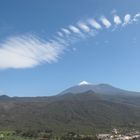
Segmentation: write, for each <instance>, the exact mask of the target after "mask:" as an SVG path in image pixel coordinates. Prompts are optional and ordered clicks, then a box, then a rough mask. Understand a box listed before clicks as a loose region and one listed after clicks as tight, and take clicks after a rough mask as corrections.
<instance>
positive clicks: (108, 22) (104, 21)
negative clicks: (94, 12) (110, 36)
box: [101, 17, 111, 28]
mask: <svg viewBox="0 0 140 140" xmlns="http://www.w3.org/2000/svg"><path fill="white" fill-rule="evenodd" d="M101 21H102V23H103V24H104V25H105V27H106V28H110V27H111V22H110V21H109V20H108V19H107V18H105V17H101Z"/></svg>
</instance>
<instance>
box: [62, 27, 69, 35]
mask: <svg viewBox="0 0 140 140" xmlns="http://www.w3.org/2000/svg"><path fill="white" fill-rule="evenodd" d="M61 30H62V31H63V32H64V33H65V34H66V35H70V34H71V32H70V31H69V30H68V29H65V28H62V29H61Z"/></svg>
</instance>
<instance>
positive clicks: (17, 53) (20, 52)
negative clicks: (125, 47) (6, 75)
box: [0, 12, 140, 69]
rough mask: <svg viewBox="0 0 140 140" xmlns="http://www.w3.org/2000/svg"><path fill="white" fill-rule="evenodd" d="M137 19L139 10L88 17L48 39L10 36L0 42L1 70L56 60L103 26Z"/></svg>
mask: <svg viewBox="0 0 140 140" xmlns="http://www.w3.org/2000/svg"><path fill="white" fill-rule="evenodd" d="M139 18H140V13H136V14H135V15H133V16H132V15H131V14H126V15H124V16H119V15H117V14H116V12H115V13H114V15H113V17H108V18H106V17H105V16H100V17H99V18H96V19H95V18H88V19H86V20H84V21H78V22H77V23H75V24H72V25H68V26H67V27H62V28H61V29H60V30H58V31H57V32H56V33H55V34H54V35H53V36H52V39H49V40H47V39H41V38H39V37H37V36H34V35H21V36H18V37H9V38H7V39H5V40H4V41H3V42H2V43H0V69H7V68H32V67H35V66H38V65H40V64H43V63H53V62H57V61H58V59H59V58H60V57H61V55H62V54H63V53H64V52H65V50H67V48H68V47H69V46H71V45H72V44H73V43H75V42H77V41H79V40H81V39H86V38H87V37H93V36H95V35H96V33H98V32H100V31H103V30H104V29H105V30H109V29H110V28H111V29H115V28H116V27H117V26H118V27H125V26H126V25H129V24H133V23H135V22H138V21H139ZM54 36H55V37H54Z"/></svg>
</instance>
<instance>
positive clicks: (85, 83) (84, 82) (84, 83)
mask: <svg viewBox="0 0 140 140" xmlns="http://www.w3.org/2000/svg"><path fill="white" fill-rule="evenodd" d="M78 85H79V86H82V85H90V83H88V82H87V81H81V82H80V83H79V84H78Z"/></svg>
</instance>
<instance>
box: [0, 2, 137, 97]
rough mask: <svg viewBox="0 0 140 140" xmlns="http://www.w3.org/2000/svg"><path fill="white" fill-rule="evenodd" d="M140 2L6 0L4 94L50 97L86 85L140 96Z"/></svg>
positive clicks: (0, 36)
mask: <svg viewBox="0 0 140 140" xmlns="http://www.w3.org/2000/svg"><path fill="white" fill-rule="evenodd" d="M139 54H140V1H139V0H133V1H132V0H123V1H122V0H106V1H103V0H69V1H68V0H59V1H57V0H41V1H40V0H30V1H29V0H24V1H19V0H12V1H9V0H1V1H0V93H1V94H7V95H9V96H48V95H54V94H57V93H59V92H60V91H62V90H64V89H65V88H67V87H70V86H73V85H75V84H78V83H79V82H80V81H83V80H86V81H88V82H90V83H93V84H98V83H108V84H111V85H114V86H116V87H120V88H123V89H128V90H134V91H140V86H139V83H140V61H139V60H140V55H139Z"/></svg>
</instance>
